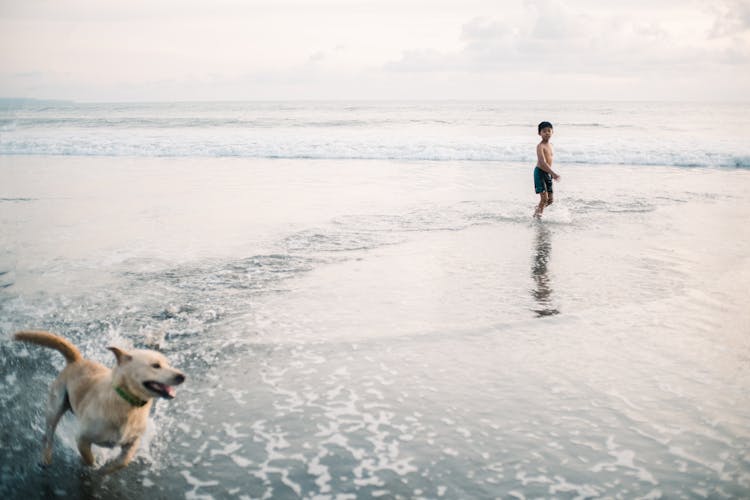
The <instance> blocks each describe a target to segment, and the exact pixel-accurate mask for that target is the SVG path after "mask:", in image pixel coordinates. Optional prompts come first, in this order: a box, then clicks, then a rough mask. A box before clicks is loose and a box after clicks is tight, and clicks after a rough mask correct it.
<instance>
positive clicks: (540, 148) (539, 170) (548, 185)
mask: <svg viewBox="0 0 750 500" xmlns="http://www.w3.org/2000/svg"><path fill="white" fill-rule="evenodd" d="M538 131H539V136H540V137H541V138H542V142H540V143H539V144H538V145H537V147H536V158H537V160H536V168H534V189H535V190H536V192H537V194H538V195H539V205H537V207H536V210H534V217H536V218H537V219H538V218H540V217H541V216H542V212H544V207H546V206H548V205H551V204H552V201H553V200H552V179H554V180H556V181H557V180H560V176H559V175H558V174H557V173H556V172H555V171H554V170H552V158H553V157H554V156H555V152H554V151H553V150H552V144H551V143H550V142H549V140H550V138H552V132H553V129H552V124H551V123H550V122H542V123H540V124H539V127H538Z"/></svg>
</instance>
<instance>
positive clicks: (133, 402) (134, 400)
mask: <svg viewBox="0 0 750 500" xmlns="http://www.w3.org/2000/svg"><path fill="white" fill-rule="evenodd" d="M115 392H117V394H119V395H120V397H121V398H122V399H124V400H125V401H127V402H128V403H130V404H131V405H133V406H143V405H145V404H146V403H148V401H144V400H142V399H140V398H138V397H136V396H133V395H132V394H130V393H129V392H128V391H126V390H125V389H124V388H123V387H120V386H119V385H116V386H115Z"/></svg>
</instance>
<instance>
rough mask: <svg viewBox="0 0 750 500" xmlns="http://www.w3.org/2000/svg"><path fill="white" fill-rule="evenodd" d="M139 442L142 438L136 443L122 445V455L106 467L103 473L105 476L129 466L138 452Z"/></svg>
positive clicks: (136, 440) (137, 439)
mask: <svg viewBox="0 0 750 500" xmlns="http://www.w3.org/2000/svg"><path fill="white" fill-rule="evenodd" d="M139 442H140V438H136V439H135V441H133V442H131V443H127V444H124V445H122V447H121V448H120V454H119V455H118V456H117V458H115V459H114V460H112V461H111V462H109V463H108V464H107V465H105V466H104V468H103V469H102V472H103V473H104V474H111V473H113V472H115V471H118V470H120V469H122V468H123V467H125V466H126V465H128V464H129V463H130V461H131V460H133V456H135V452H136V451H137V450H138V443H139Z"/></svg>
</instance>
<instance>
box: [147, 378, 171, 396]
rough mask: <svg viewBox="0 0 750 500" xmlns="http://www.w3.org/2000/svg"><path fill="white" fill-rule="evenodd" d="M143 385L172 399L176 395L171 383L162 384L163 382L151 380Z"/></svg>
mask: <svg viewBox="0 0 750 500" xmlns="http://www.w3.org/2000/svg"><path fill="white" fill-rule="evenodd" d="M143 386H144V387H145V388H146V389H148V390H149V391H151V392H154V393H156V394H158V395H159V396H161V397H163V398H166V399H172V398H174V397H175V390H174V387H172V386H171V385H166V384H162V383H161V382H156V381H155V380H149V381H146V382H144V383H143Z"/></svg>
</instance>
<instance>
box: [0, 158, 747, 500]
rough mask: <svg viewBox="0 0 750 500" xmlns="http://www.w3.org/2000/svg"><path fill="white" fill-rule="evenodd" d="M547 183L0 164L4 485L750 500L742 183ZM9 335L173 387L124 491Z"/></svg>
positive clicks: (667, 172) (587, 170)
mask: <svg viewBox="0 0 750 500" xmlns="http://www.w3.org/2000/svg"><path fill="white" fill-rule="evenodd" d="M561 170H562V175H563V180H562V182H561V183H559V184H557V185H556V187H557V193H556V196H557V201H556V203H555V204H554V205H553V206H552V207H550V208H549V209H548V211H547V213H546V214H545V217H544V219H543V220H542V221H541V222H536V221H533V220H532V219H531V217H530V216H531V213H532V211H533V206H534V203H535V195H534V194H533V192H531V189H530V188H531V182H530V179H531V173H530V168H529V167H528V166H527V165H521V164H513V163H506V164H497V163H490V162H470V163H461V162H457V163H452V162H405V161H353V160H317V161H316V160H275V161H272V160H250V159H242V158H237V159H231V158H223V159H216V158H206V159H195V158H191V159H156V158H80V157H71V158H64V157H0V179H2V182H0V198H1V200H0V248H2V253H0V272H2V274H0V286H2V288H0V334H1V335H0V337H1V340H0V350H2V356H1V357H0V385H1V386H2V391H0V402H2V404H3V407H4V408H5V412H4V413H3V416H2V417H0V418H2V420H3V421H2V426H0V429H2V430H1V431H0V433H1V434H0V435H2V446H1V447H0V494H2V495H3V496H4V497H8V496H10V497H16V498H18V497H26V498H47V497H53V496H62V497H73V498H90V497H93V498H136V497H154V498H182V497H185V498H271V497H273V498H297V497H304V498H313V497H341V498H355V497H357V498H370V497H382V498H419V497H424V498H470V497H473V498H495V497H502V498H509V497H517V498H537V497H554V498H587V497H588V498H590V497H615V498H636V497H638V498H658V497H668V498H682V497H687V498H694V497H712V498H722V497H727V498H738V497H747V496H748V495H750V440H749V438H750V404H749V403H750V397H749V396H748V394H747V387H748V382H750V373H749V371H748V360H749V359H750V343H749V341H748V333H750V312H748V308H747V307H746V301H745V300H744V293H743V292H744V289H745V288H746V284H747V283H748V281H749V279H750V260H749V258H750V257H749V256H750V238H748V231H747V220H750V203H748V202H747V201H746V195H745V192H744V191H745V186H746V185H747V182H748V180H750V171H748V170H730V169H712V168H678V167H643V166H640V167H628V166H608V165H595V166H592V165H588V166H582V165H565V166H564V167H563V168H562V169H561ZM22 328H44V329H49V330H52V331H56V332H59V333H61V334H63V335H65V336H66V337H68V338H70V339H71V340H73V341H74V342H75V343H76V344H77V345H78V346H79V347H80V348H81V350H82V351H83V352H84V354H85V355H86V356H88V357H91V358H93V359H96V360H99V361H102V362H105V363H108V364H109V363H110V362H111V361H112V360H111V359H109V356H111V355H110V354H109V353H108V351H107V350H106V346H108V345H111V344H113V343H114V344H119V345H124V346H128V345H133V346H138V347H144V346H156V347H159V348H160V349H161V350H162V351H163V352H164V353H165V354H166V355H167V356H168V357H170V359H171V360H172V361H173V363H174V364H175V365H176V366H179V367H180V368H182V369H183V370H185V371H186V372H187V373H188V374H189V380H188V382H187V383H186V384H185V385H184V386H182V387H180V388H179V390H178V396H177V398H176V399H175V400H173V401H169V402H167V401H159V402H158V403H157V405H156V408H155V411H154V415H153V424H152V426H151V428H150V430H149V433H148V436H147V439H146V442H145V443H144V445H143V446H142V448H141V450H140V451H139V453H138V455H137V458H136V460H135V461H134V463H132V464H131V465H130V466H129V467H128V468H127V469H126V470H124V471H122V472H120V473H118V474H116V475H114V476H112V477H109V478H105V479H102V478H100V477H98V476H97V475H96V474H95V473H92V472H90V471H87V470H86V469H85V468H84V467H82V466H81V465H80V464H79V459H78V456H77V452H76V450H75V444H74V441H75V432H76V423H75V420H74V418H73V417H72V416H68V417H65V418H64V419H63V422H62V424H61V426H60V427H59V429H58V432H57V441H56V450H55V457H54V458H55V465H54V467H52V468H50V469H48V470H41V469H39V468H38V467H37V466H36V463H37V461H38V458H39V451H40V439H41V435H42V432H43V408H44V397H45V391H46V387H47V386H48V385H49V383H50V382H51V380H52V379H53V378H54V375H55V373H56V372H57V371H58V370H59V369H60V368H61V366H62V365H63V360H62V357H61V356H60V355H59V354H57V353H54V352H52V351H47V350H44V349H41V348H35V347H26V346H22V345H17V344H14V343H12V342H11V341H10V340H9V339H10V336H11V334H12V333H13V332H14V331H16V330H18V329H22ZM96 453H97V456H98V457H99V462H100V463H101V462H103V461H104V460H105V458H106V457H108V456H112V452H110V451H108V450H103V449H98V448H97V449H96Z"/></svg>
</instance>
